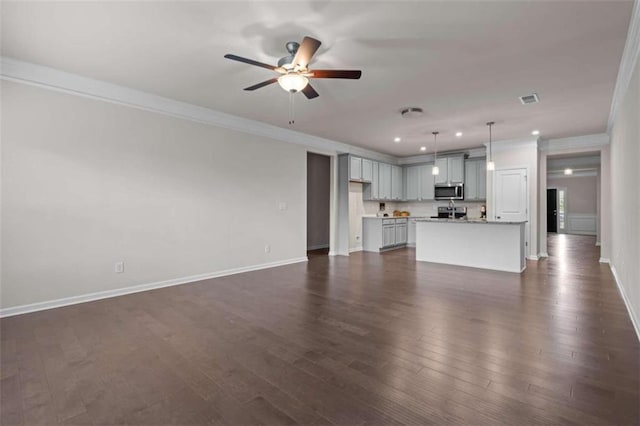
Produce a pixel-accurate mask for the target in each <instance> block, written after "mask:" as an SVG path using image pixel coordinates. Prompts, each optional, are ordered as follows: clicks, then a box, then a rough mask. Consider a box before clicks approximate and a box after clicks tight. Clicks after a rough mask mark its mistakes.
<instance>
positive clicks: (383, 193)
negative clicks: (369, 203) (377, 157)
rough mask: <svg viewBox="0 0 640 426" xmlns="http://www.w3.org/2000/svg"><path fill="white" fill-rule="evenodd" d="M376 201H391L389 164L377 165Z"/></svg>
mask: <svg viewBox="0 0 640 426" xmlns="http://www.w3.org/2000/svg"><path fill="white" fill-rule="evenodd" d="M378 183H379V186H378V195H379V197H378V199H379V200H390V199H391V164H386V163H378Z"/></svg>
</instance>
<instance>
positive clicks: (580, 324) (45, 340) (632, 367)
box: [0, 235, 640, 425]
mask: <svg viewBox="0 0 640 426" xmlns="http://www.w3.org/2000/svg"><path fill="white" fill-rule="evenodd" d="M594 242H595V241H594V239H593V238H592V237H576V236H566V235H565V236H563V235H552V236H550V243H549V253H550V255H551V257H549V258H548V259H543V260H541V261H539V262H528V264H527V270H526V272H525V273H523V274H522V275H518V274H512V273H503V272H491V271H485V270H479V269H471V268H460V267H449V266H444V265H436V264H429V263H422V262H415V260H414V251H413V250H411V249H403V250H396V251H392V252H387V253H385V254H382V255H378V254H372V253H363V252H361V253H354V254H353V255H352V256H350V257H349V258H345V257H329V256H311V260H310V262H309V263H308V264H296V265H290V266H286V267H280V268H275V269H270V270H264V271H258V272H252V273H246V274H240V275H234V276H229V277H225V278H219V279H213V280H207V281H202V282H199V283H195V284H189V285H183V286H178V287H172V288H166V289H160V290H155V291H149V292H144V293H138V294H134V295H128V296H123V297H118V298H113V299H107V300H102V301H97V302H92V303H85V304H81V305H75V306H70V307H65V308H59V309H53V310H49V311H43V312H38V313H33V314H28V315H21V316H17V317H12V318H5V319H2V320H1V321H0V326H1V332H2V350H1V354H2V358H1V381H2V387H1V411H2V418H1V423H2V425H13V424H25V425H38V424H42V425H50V424H57V423H60V424H148V425H151V424H153V425H159V424H208V423H213V424H225V425H236V424H237V425H240V424H242V425H252V424H269V425H270V424H296V423H297V424H314V425H318V424H344V425H361V424H376V425H392V424H420V425H425V424H474V425H477V424H509V425H522V424H618V425H620V424H629V425H631V424H636V425H637V424H638V423H639V421H640V415H639V403H638V402H639V387H640V385H639V383H640V379H639V373H640V369H639V359H640V345H639V343H638V339H637V338H636V335H635V334H634V330H633V326H632V324H631V322H630V320H629V317H628V315H627V312H626V310H625V307H624V304H623V302H622V300H621V298H620V296H619V294H618V292H617V289H616V286H615V283H614V280H613V277H612V275H611V272H610V271H609V268H608V266H607V265H602V264H599V263H598V250H597V248H596V247H595V245H594Z"/></svg>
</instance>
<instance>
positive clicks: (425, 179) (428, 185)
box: [418, 164, 435, 200]
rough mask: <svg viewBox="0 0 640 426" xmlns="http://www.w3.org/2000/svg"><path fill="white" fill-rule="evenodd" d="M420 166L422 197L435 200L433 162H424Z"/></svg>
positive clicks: (422, 198)
mask: <svg viewBox="0 0 640 426" xmlns="http://www.w3.org/2000/svg"><path fill="white" fill-rule="evenodd" d="M418 168H419V169H420V199H421V200H433V199H434V197H435V194H434V191H433V185H434V184H435V183H434V181H435V179H434V177H435V176H433V164H424V165H422V166H419V167H418Z"/></svg>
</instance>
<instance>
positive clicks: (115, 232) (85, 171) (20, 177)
mask: <svg viewBox="0 0 640 426" xmlns="http://www.w3.org/2000/svg"><path fill="white" fill-rule="evenodd" d="M1 88H2V133H1V140H2V194H3V199H2V230H3V233H2V247H3V251H2V266H3V268H2V285H1V289H2V301H1V306H2V308H8V307H15V306H18V305H25V304H31V303H37V302H42V301H48V300H52V299H58V298H67V297H73V296H78V295H82V294H87V293H94V292H100V291H108V290H114V289H119V288H124V287H129V286H136V285H140V284H146V283H152V282H158V281H163V280H171V279H176V278H180V277H187V276H192V275H197V274H207V273H212V272H216V271H223V270H229V269H235V268H243V267H251V266H255V265H263V264H269V263H272V262H283V261H290V260H291V261H293V260H300V259H304V256H305V247H306V240H305V234H306V233H305V217H306V196H305V185H306V184H305V182H306V178H305V177H306V149H305V148H304V147H302V146H298V145H292V144H287V143H284V142H277V141H274V140H270V139H267V138H265V137H259V136H251V135H248V134H245V133H240V132H237V131H233V130H226V129H221V128H216V127H212V126H208V125H203V124H198V123H194V122H190V121H185V120H181V119H177V118H172V117H168V116H164V115H158V114H154V113H150V112H146V111H142V110H138V109H134V108H129V107H124V106H119V105H116V104H110V103H106V102H100V101H95V100H91V99H87V98H82V97H77V96H73V95H67V94H62V93H59V92H55V91H50V90H43V89H39V88H35V87H32V86H26V85H23V84H18V83H11V82H6V81H3V82H2V87H1ZM283 202H284V203H286V205H287V209H286V210H280V209H279V204H280V203H283ZM266 244H269V245H270V246H271V252H270V253H265V245H266ZM117 261H124V262H125V273H123V274H115V273H114V263H115V262H117Z"/></svg>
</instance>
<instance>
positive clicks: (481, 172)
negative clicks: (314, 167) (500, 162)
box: [464, 158, 487, 201]
mask: <svg viewBox="0 0 640 426" xmlns="http://www.w3.org/2000/svg"><path fill="white" fill-rule="evenodd" d="M464 169H465V173H464V174H465V185H464V199H465V200H469V201H474V200H478V201H480V200H486V198H487V167H486V162H485V159H484V158H479V159H476V158H473V159H469V160H466V161H465V162H464Z"/></svg>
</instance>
